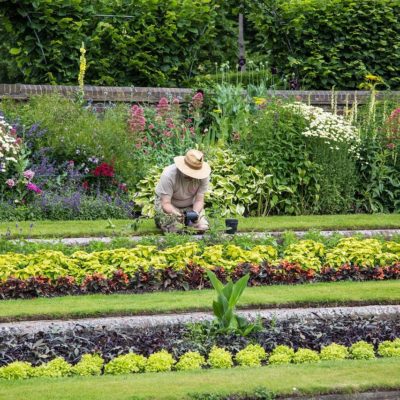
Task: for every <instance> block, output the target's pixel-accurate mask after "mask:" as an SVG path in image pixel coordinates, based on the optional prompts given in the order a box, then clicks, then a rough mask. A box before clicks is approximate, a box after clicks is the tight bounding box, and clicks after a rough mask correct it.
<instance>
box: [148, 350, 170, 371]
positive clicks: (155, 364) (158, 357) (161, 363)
mask: <svg viewBox="0 0 400 400" xmlns="http://www.w3.org/2000/svg"><path fill="white" fill-rule="evenodd" d="M174 364H175V360H174V358H173V357H172V355H171V354H170V353H168V352H167V351H166V350H161V351H158V352H157V353H153V354H151V355H150V356H149V358H148V359H147V362H146V366H145V371H146V372H165V371H171V369H172V366H173V365H174Z"/></svg>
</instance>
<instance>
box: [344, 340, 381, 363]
mask: <svg viewBox="0 0 400 400" xmlns="http://www.w3.org/2000/svg"><path fill="white" fill-rule="evenodd" d="M349 351H350V357H351V358H354V359H356V360H370V359H372V358H375V352H374V346H373V345H372V344H370V343H367V342H365V341H364V340H360V341H359V342H357V343H354V344H353V345H352V346H351V347H350V349H349Z"/></svg>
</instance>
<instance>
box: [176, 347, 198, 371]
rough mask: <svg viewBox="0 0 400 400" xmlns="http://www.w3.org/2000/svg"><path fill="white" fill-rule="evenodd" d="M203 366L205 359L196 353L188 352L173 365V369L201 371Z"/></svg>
mask: <svg viewBox="0 0 400 400" xmlns="http://www.w3.org/2000/svg"><path fill="white" fill-rule="evenodd" d="M204 364H205V359H204V357H203V356H202V355H201V354H200V353H198V352H197V351H188V352H187V353H185V354H183V355H182V356H181V357H180V358H179V361H178V362H177V363H176V365H175V369H177V370H178V371H189V370H195V369H201V367H202V366H203V365H204Z"/></svg>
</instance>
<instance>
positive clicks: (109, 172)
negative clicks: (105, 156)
mask: <svg viewBox="0 0 400 400" xmlns="http://www.w3.org/2000/svg"><path fill="white" fill-rule="evenodd" d="M92 174H93V175H94V176H106V177H109V178H112V177H113V176H114V175H115V172H114V167H113V166H112V165H110V164H107V163H105V162H103V163H101V164H100V165H98V166H97V167H96V168H95V169H94V170H93V171H92Z"/></svg>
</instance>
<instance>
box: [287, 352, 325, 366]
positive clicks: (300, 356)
mask: <svg viewBox="0 0 400 400" xmlns="http://www.w3.org/2000/svg"><path fill="white" fill-rule="evenodd" d="M318 361H320V358H319V355H318V353H317V352H316V351H314V350H310V349H298V350H297V351H296V353H294V356H293V362H294V363H295V364H302V363H313V362H318Z"/></svg>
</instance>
